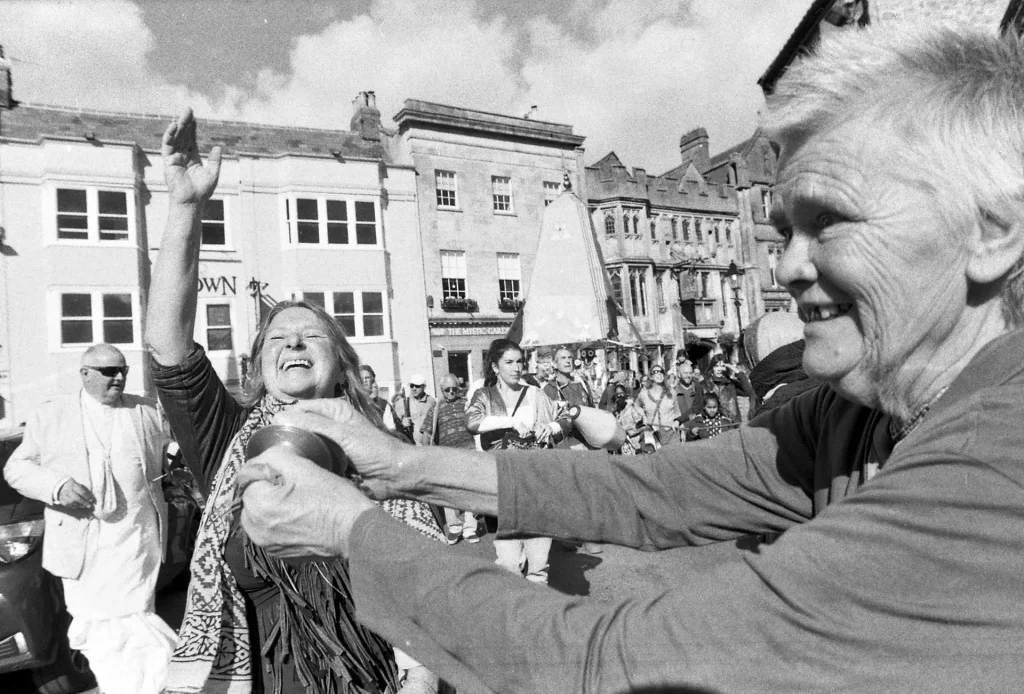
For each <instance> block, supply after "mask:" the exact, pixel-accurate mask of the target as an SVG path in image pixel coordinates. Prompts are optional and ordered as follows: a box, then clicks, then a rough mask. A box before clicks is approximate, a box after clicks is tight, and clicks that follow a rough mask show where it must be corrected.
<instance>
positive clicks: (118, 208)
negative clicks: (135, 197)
mask: <svg viewBox="0 0 1024 694" xmlns="http://www.w3.org/2000/svg"><path fill="white" fill-rule="evenodd" d="M99 198H100V214H116V215H127V214H128V196H127V195H125V194H124V193H122V192H115V191H111V190H101V191H100V193H99Z"/></svg>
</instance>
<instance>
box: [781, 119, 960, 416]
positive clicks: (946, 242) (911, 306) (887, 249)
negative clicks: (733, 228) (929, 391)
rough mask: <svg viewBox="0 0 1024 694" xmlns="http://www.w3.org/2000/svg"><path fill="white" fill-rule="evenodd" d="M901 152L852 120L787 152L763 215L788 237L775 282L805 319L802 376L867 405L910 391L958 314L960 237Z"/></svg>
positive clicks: (896, 143) (886, 136)
mask: <svg viewBox="0 0 1024 694" xmlns="http://www.w3.org/2000/svg"><path fill="white" fill-rule="evenodd" d="M900 147H901V142H900V141H899V140H898V139H897V138H895V137H894V136H892V135H890V134H888V133H887V132H885V131H884V130H883V131H879V129H878V128H877V127H870V126H866V125H863V124H859V123H849V124H846V125H842V126H839V127H837V128H834V129H832V130H830V131H829V132H827V133H822V134H819V135H814V136H811V137H809V138H807V139H806V140H805V141H803V142H801V143H797V144H796V146H794V147H793V149H792V151H790V150H789V148H784V152H783V156H782V160H781V168H780V173H779V179H778V184H777V189H776V190H777V192H778V193H779V195H778V197H777V200H776V206H775V209H774V210H773V212H772V216H773V221H774V223H775V225H776V228H777V229H778V230H779V232H780V233H781V234H782V236H783V238H785V239H786V250H785V253H784V255H783V257H782V260H781V261H780V263H779V268H778V276H779V279H780V281H781V282H782V283H783V284H784V285H785V287H786V289H787V290H789V293H790V294H792V295H793V297H794V298H795V299H796V302H797V305H798V307H799V310H800V314H801V316H802V317H803V319H804V320H805V321H806V324H805V326H804V337H805V339H806V350H805V352H804V368H805V370H806V371H807V373H808V374H809V375H811V376H814V377H816V378H820V379H823V380H827V381H828V382H830V383H831V384H832V386H833V387H835V388H836V389H837V390H838V391H839V392H840V393H842V394H843V395H845V396H846V397H848V398H850V399H853V400H855V401H857V402H860V403H861V404H865V405H868V406H872V407H875V406H878V405H879V403H880V402H881V401H888V396H886V393H889V392H895V393H900V392H904V391H906V390H907V389H908V388H909V385H908V383H909V382H910V381H912V380H913V379H914V378H916V376H917V375H918V374H920V373H922V371H921V369H926V368H927V364H928V363H929V357H930V355H932V354H933V353H934V352H935V350H936V348H937V347H938V346H940V345H941V344H942V343H943V342H944V341H945V340H946V339H947V338H948V337H949V335H950V334H951V332H952V331H953V330H954V328H955V326H956V325H957V322H958V321H959V319H960V316H961V315H962V314H963V312H964V309H965V306H966V295H967V278H966V274H965V269H966V266H967V260H968V254H967V239H966V236H967V234H966V233H955V232H956V231H959V230H953V229H950V228H949V225H948V223H947V222H946V221H945V220H944V219H943V218H942V217H941V215H940V214H939V208H940V206H941V204H942V202H941V200H938V199H937V197H936V196H935V195H934V194H932V193H930V192H929V191H928V190H927V189H925V188H924V186H923V185H922V184H920V183H914V182H912V181H910V180H907V179H905V178H903V177H901V176H899V173H900V172H901V171H903V170H904V169H905V166H903V165H900V164H898V163H897V162H895V161H894V160H893V153H895V152H899V151H900ZM915 370H916V373H911V372H912V371H915ZM900 374H902V375H900Z"/></svg>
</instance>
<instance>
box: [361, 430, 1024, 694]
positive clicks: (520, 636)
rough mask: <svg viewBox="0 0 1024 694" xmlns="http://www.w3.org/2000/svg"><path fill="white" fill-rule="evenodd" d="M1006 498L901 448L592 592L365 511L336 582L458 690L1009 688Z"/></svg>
mask: <svg viewBox="0 0 1024 694" xmlns="http://www.w3.org/2000/svg"><path fill="white" fill-rule="evenodd" d="M695 445H699V444H695ZM1021 496H1022V490H1021V486H1020V484H1018V483H1015V482H1011V481H1009V480H1007V479H1006V477H1005V475H1003V474H1000V473H999V472H997V471H994V470H993V469H991V468H990V467H988V466H986V465H982V464H978V463H977V462H976V461H973V460H970V459H958V458H956V457H944V458H938V459H936V458H932V459H920V458H919V459H917V460H913V461H909V460H908V461H907V464H906V465H903V466H902V467H901V468H899V469H895V470H883V471H882V472H881V473H879V475H878V476H877V477H876V478H875V479H874V480H872V481H871V483H869V484H868V485H866V486H865V487H864V488H863V489H862V490H861V492H859V493H858V494H857V495H855V496H852V497H849V498H847V499H844V500H843V501H841V502H839V503H837V504H835V505H833V506H831V507H829V508H828V509H827V510H826V511H825V512H823V513H822V514H821V515H819V516H818V517H817V518H815V519H814V520H813V521H812V522H809V523H806V524H803V525H801V526H800V527H796V528H793V529H792V530H791V531H790V532H788V533H786V534H785V535H783V536H782V537H781V538H780V539H779V540H778V541H777V542H776V543H775V544H773V545H771V546H767V547H763V548H761V550H760V551H759V553H758V554H749V555H746V556H745V557H744V559H743V560H742V561H739V562H731V563H728V564H725V565H722V566H719V567H718V568H716V569H715V570H713V571H711V572H709V573H708V574H706V575H703V576H698V577H696V578H694V579H692V580H689V581H687V582H686V584H685V585H668V586H666V589H665V590H664V591H663V592H661V593H658V594H654V595H645V596H635V597H629V598H616V599H613V600H602V601H594V600H589V599H586V598H577V597H572V596H566V595H563V594H560V593H558V592H556V591H554V590H551V589H547V588H544V587H541V586H536V585H533V584H530V583H529V582H527V581H523V580H522V579H521V578H518V577H516V576H514V575H512V574H509V573H506V572H503V571H502V570H501V569H499V568H497V567H496V566H494V565H493V564H491V563H490V562H487V561H486V560H483V559H479V558H475V557H471V556H468V555H463V554H461V553H453V552H450V551H445V549H444V548H441V547H437V546H436V545H433V544H432V543H430V542H429V541H428V540H426V539H425V538H420V537H417V536H416V535H415V533H413V532H412V531H410V530H408V529H405V528H401V527H400V526H398V524H397V523H395V522H394V521H392V520H390V519H387V518H386V517H382V515H381V514H380V513H376V514H373V515H372V516H371V514H369V513H368V514H364V516H363V517H361V518H360V519H359V520H358V522H357V523H356V526H355V529H354V532H353V535H352V537H351V541H350V548H351V552H352V558H351V567H352V576H353V589H354V594H355V601H356V605H357V610H358V613H359V617H360V619H362V620H363V621H365V622H366V623H367V624H368V625H369V626H370V627H371V628H372V629H374V630H375V631H377V632H379V633H380V634H382V635H383V636H384V637H385V638H388V639H391V640H394V641H395V642H396V643H399V644H401V645H402V648H404V649H406V650H408V651H409V652H410V653H411V654H412V655H414V656H415V657H416V658H417V659H419V660H421V661H422V662H424V663H425V664H426V665H427V666H428V667H431V668H432V669H435V670H436V671H437V672H439V673H440V674H441V675H442V676H443V677H445V678H450V679H451V680H452V681H453V682H454V683H455V685H456V686H457V687H459V688H460V689H461V688H462V687H466V688H467V689H471V690H473V691H478V690H479V688H480V686H481V685H483V686H485V687H486V688H487V689H488V690H489V691H494V692H502V693H503V694H515V693H517V692H524V693H525V692H531V693H533V692H537V693H540V694H562V693H563V692H584V693H590V692H625V691H688V689H687V688H688V687H693V688H695V689H697V690H698V691H704V690H705V689H706V690H710V691H737V692H738V691H777V692H796V691H851V692H865V693H867V692H879V691H929V692H959V691H1015V690H1016V689H1018V688H1019V682H1020V679H1019V678H1020V676H1021V673H1022V667H1021V664H1020V650H1021V648H1022V646H1024V637H1022V636H1021V634H1022V630H1021V628H1020V625H1021V623H1022V621H1024V610H1022V608H1021V606H1020V600H1019V586H1020V576H1021V575H1022V573H1024V518H1022V517H1021V515H1020V514H1019V513H1015V512H1014V510H1013V509H1017V508H1019V506H1020V502H1021ZM606 509H607V507H606ZM953 529H955V532H951V531H952V530H953Z"/></svg>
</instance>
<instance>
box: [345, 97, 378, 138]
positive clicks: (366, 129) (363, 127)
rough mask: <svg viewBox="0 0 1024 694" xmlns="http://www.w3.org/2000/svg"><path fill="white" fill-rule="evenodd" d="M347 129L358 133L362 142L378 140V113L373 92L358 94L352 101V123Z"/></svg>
mask: <svg viewBox="0 0 1024 694" xmlns="http://www.w3.org/2000/svg"><path fill="white" fill-rule="evenodd" d="M348 129H349V130H351V131H352V132H354V133H359V134H360V135H361V136H362V137H363V139H364V140H380V111H378V110H377V96H376V94H374V93H373V92H359V94H358V95H357V96H356V98H355V99H353V100H352V121H351V122H350V123H349V126H348Z"/></svg>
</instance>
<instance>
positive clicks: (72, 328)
mask: <svg viewBox="0 0 1024 694" xmlns="http://www.w3.org/2000/svg"><path fill="white" fill-rule="evenodd" d="M60 342H61V344H62V345H81V344H89V343H90V342H92V321H88V320H62V321H61V322H60Z"/></svg>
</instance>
